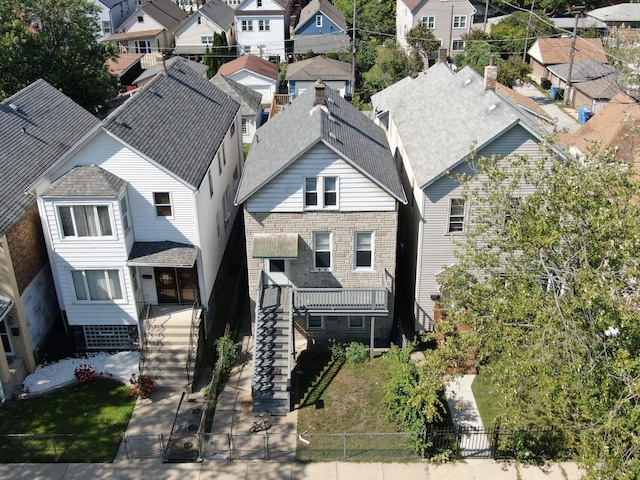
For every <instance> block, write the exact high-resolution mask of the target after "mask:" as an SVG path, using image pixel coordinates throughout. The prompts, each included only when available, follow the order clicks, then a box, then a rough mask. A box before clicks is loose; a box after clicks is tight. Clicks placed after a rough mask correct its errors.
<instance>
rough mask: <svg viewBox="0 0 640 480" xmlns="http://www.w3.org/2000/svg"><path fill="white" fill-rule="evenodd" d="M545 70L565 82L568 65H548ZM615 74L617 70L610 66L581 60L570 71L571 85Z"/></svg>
mask: <svg viewBox="0 0 640 480" xmlns="http://www.w3.org/2000/svg"><path fill="white" fill-rule="evenodd" d="M547 69H548V70H549V71H550V72H551V73H553V74H554V75H555V76H557V77H559V78H561V79H563V80H567V77H568V76H569V64H568V63H559V64H557V65H549V66H548V67H547ZM616 72H617V70H616V69H615V68H614V67H612V66H611V65H605V64H604V63H600V62H596V61H595V60H582V61H581V62H576V63H574V64H573V67H572V69H571V83H580V82H588V81H589V80H596V79H598V78H602V77H606V76H608V75H611V74H613V73H616Z"/></svg>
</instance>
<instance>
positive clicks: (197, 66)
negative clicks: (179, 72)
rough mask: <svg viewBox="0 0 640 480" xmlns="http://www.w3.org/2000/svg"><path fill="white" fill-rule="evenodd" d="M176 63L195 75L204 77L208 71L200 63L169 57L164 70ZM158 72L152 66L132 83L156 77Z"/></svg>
mask: <svg viewBox="0 0 640 480" xmlns="http://www.w3.org/2000/svg"><path fill="white" fill-rule="evenodd" d="M177 61H182V62H184V63H185V65H187V66H188V67H189V68H191V69H192V70H193V71H195V72H196V73H199V74H200V75H202V76H205V74H206V73H207V70H209V67H207V66H206V65H204V64H202V63H198V62H194V61H193V60H188V59H186V58H182V59H181V58H180V57H171V58H170V59H168V60H166V61H165V68H166V67H170V66H171V65H173V64H174V63H175V62H177ZM158 71H160V67H159V66H158V65H152V66H150V67H149V68H146V69H144V70H143V71H142V73H141V74H140V75H138V76H137V77H136V79H135V80H134V81H133V83H138V82H139V81H141V80H146V79H147V78H151V77H153V76H154V75H157V74H158Z"/></svg>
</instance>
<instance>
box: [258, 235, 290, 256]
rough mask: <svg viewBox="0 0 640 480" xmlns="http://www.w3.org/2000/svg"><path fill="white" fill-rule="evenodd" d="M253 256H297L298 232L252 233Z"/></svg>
mask: <svg viewBox="0 0 640 480" xmlns="http://www.w3.org/2000/svg"><path fill="white" fill-rule="evenodd" d="M253 258H298V234H297V233H258V234H256V235H254V236H253Z"/></svg>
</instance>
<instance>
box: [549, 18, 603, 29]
mask: <svg viewBox="0 0 640 480" xmlns="http://www.w3.org/2000/svg"><path fill="white" fill-rule="evenodd" d="M549 20H550V21H551V22H553V24H554V25H555V27H556V28H563V29H565V30H571V31H573V27H574V26H575V24H576V19H575V18H574V17H558V18H550V19H549ZM578 28H607V24H606V23H604V22H603V21H601V20H598V19H597V18H591V17H580V18H579V19H578Z"/></svg>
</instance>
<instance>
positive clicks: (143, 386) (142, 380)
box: [129, 373, 153, 398]
mask: <svg viewBox="0 0 640 480" xmlns="http://www.w3.org/2000/svg"><path fill="white" fill-rule="evenodd" d="M129 383H130V384H131V390H130V391H129V396H130V397H134V396H135V397H140V398H149V395H151V392H153V377H151V376H150V375H137V376H136V374H135V373H134V374H133V375H131V378H130V379H129Z"/></svg>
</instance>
